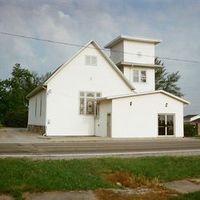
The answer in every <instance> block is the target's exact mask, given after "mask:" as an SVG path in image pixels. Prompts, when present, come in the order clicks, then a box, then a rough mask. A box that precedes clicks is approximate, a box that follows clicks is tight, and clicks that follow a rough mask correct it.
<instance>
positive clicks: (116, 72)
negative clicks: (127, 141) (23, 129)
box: [27, 36, 189, 138]
mask: <svg viewBox="0 0 200 200" xmlns="http://www.w3.org/2000/svg"><path fill="white" fill-rule="evenodd" d="M159 43H160V40H156V39H147V38H135V37H128V36H119V37H117V38H115V39H114V40H112V41H111V42H110V43H108V44H107V45H106V46H105V48H108V49H110V58H109V57H108V56H107V55H106V54H105V53H104V52H103V50H102V48H101V47H99V45H98V44H97V43H96V42H94V41H90V42H89V43H88V44H86V45H85V46H84V47H83V48H82V49H80V50H79V51H78V52H77V53H76V54H75V55H74V56H73V57H72V58H71V59H70V60H68V61H67V62H66V63H64V64H62V65H61V66H60V67H59V68H57V69H56V70H55V71H54V72H53V73H52V75H51V76H50V77H49V78H48V79H47V80H46V81H45V82H44V83H43V84H42V85H40V86H38V87H37V88H35V89H34V90H33V91H32V92H31V93H29V94H28V96H27V98H28V99H29V116H28V129H29V130H31V131H35V132H40V133H42V134H45V135H47V136H101V137H112V138H147V137H151V138H152V137H154V138H155V137H169V136H170V137H183V136H184V132H183V108H184V105H185V104H189V102H188V101H186V100H184V99H182V98H179V97H177V96H175V95H173V94H170V93H168V92H165V91H162V90H155V69H156V68H158V67H161V66H159V65H155V63H154V58H155V45H157V44H159Z"/></svg>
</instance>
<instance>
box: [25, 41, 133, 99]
mask: <svg viewBox="0 0 200 200" xmlns="http://www.w3.org/2000/svg"><path fill="white" fill-rule="evenodd" d="M90 44H92V45H94V47H95V48H96V49H97V50H98V51H99V53H100V54H101V55H102V56H103V57H104V58H105V59H106V60H107V62H108V63H109V64H110V66H111V67H112V68H113V69H114V71H115V72H116V73H117V74H118V75H119V77H120V78H121V79H122V80H123V81H124V82H125V84H126V85H127V86H128V87H129V88H130V89H131V90H134V89H135V88H134V86H133V85H132V84H131V83H130V82H129V81H128V79H126V77H125V76H124V74H123V73H122V72H121V71H120V70H119V69H118V67H117V66H116V65H115V63H114V62H113V61H112V60H111V59H110V58H109V57H108V56H107V55H106V54H105V53H104V52H103V51H102V50H101V48H100V46H99V45H98V44H97V43H96V42H95V41H93V40H91V41H90V42H88V43H87V44H86V45H85V46H84V47H83V48H81V49H80V50H79V51H78V52H77V53H76V54H74V56H73V57H71V59H69V60H68V61H66V62H65V63H64V64H62V65H61V66H59V67H58V68H57V69H56V70H55V71H54V72H53V73H52V74H51V76H50V77H49V78H48V79H47V80H46V81H44V83H43V84H41V85H40V86H38V87H37V88H35V89H34V90H33V91H31V92H30V93H29V94H28V95H27V98H30V97H32V96H34V95H35V94H37V93H38V92H40V91H41V89H42V88H43V86H44V87H46V85H47V84H48V82H49V81H50V80H51V79H52V78H53V77H54V76H56V74H58V73H59V72H60V71H62V69H63V68H64V67H65V66H66V65H68V64H69V63H70V62H71V61H72V60H74V59H75V58H76V57H77V56H78V55H79V54H80V53H81V52H82V51H83V50H84V49H86V48H90V47H89V45H90ZM43 89H44V88H43Z"/></svg>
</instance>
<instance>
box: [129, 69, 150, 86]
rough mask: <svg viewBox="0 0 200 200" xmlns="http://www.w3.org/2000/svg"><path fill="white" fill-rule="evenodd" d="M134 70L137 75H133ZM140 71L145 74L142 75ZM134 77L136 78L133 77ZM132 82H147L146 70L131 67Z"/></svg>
mask: <svg viewBox="0 0 200 200" xmlns="http://www.w3.org/2000/svg"><path fill="white" fill-rule="evenodd" d="M136 72H137V73H138V74H137V76H135V74H136ZM142 72H145V76H143V75H142ZM136 77H137V79H138V80H136V79H135V78H136ZM143 80H145V81H143ZM132 82H133V83H147V70H144V69H142V70H141V69H132Z"/></svg>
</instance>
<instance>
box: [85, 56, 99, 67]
mask: <svg viewBox="0 0 200 200" xmlns="http://www.w3.org/2000/svg"><path fill="white" fill-rule="evenodd" d="M85 65H87V66H97V56H96V55H85Z"/></svg>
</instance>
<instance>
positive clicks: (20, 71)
mask: <svg viewBox="0 0 200 200" xmlns="http://www.w3.org/2000/svg"><path fill="white" fill-rule="evenodd" d="M38 84H40V78H39V77H38V75H37V74H36V73H33V72H30V71H29V70H28V69H24V68H21V66H20V64H18V63H17V64H15V65H14V67H13V71H12V73H11V77H10V78H8V79H5V80H0V123H3V124H4V125H12V126H14V125H16V126H21V125H22V124H23V126H25V124H26V122H24V120H21V118H23V119H26V121H27V117H26V116H27V111H28V100H27V99H26V95H27V94H28V93H29V92H31V91H32V90H33V89H34V88H35V87H36V86H37V85H38ZM13 116H15V119H14V121H12V119H11V118H12V117H13ZM17 120H21V121H20V123H18V122H17ZM8 121H9V123H8ZM10 121H12V123H10Z"/></svg>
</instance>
